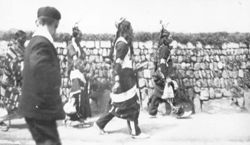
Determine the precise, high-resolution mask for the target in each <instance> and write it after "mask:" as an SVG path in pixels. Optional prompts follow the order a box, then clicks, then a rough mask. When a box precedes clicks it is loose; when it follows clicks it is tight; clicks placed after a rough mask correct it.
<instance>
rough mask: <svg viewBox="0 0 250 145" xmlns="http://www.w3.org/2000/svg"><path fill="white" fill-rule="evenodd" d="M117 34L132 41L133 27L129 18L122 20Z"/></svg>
mask: <svg viewBox="0 0 250 145" xmlns="http://www.w3.org/2000/svg"><path fill="white" fill-rule="evenodd" d="M117 34H118V35H119V36H123V37H124V38H125V39H126V40H127V41H132V39H133V29H132V26H131V23H130V22H129V21H127V20H123V21H121V22H120V23H119V24H118V27H117Z"/></svg>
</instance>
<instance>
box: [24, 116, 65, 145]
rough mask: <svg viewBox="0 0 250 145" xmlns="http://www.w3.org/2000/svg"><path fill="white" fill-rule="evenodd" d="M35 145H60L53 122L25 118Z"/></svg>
mask: <svg viewBox="0 0 250 145" xmlns="http://www.w3.org/2000/svg"><path fill="white" fill-rule="evenodd" d="M25 121H26V123H27V124H28V127H29V130H30V132H31V135H32V137H33V139H34V140H35V142H36V144H37V145H61V141H60V138H59V134H58V131H57V125H56V121H55V120H51V121H47V120H36V119H32V118H25Z"/></svg>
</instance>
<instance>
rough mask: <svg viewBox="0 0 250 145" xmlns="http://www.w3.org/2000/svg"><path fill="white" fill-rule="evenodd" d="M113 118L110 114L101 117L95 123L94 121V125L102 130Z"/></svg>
mask: <svg viewBox="0 0 250 145" xmlns="http://www.w3.org/2000/svg"><path fill="white" fill-rule="evenodd" d="M113 118H114V115H113V114H112V113H110V112H108V113H106V114H104V115H102V116H101V117H100V118H99V119H98V120H97V121H96V125H97V126H98V127H99V128H100V129H104V128H105V126H106V125H107V124H108V123H109V121H110V120H111V119H113Z"/></svg>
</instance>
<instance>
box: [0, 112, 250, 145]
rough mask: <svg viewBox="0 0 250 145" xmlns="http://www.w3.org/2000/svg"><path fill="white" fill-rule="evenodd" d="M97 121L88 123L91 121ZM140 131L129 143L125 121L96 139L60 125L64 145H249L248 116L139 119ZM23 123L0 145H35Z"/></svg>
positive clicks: (0, 135)
mask: <svg viewBox="0 0 250 145" xmlns="http://www.w3.org/2000/svg"><path fill="white" fill-rule="evenodd" d="M94 120H96V118H92V119H90V121H94ZM139 120H140V127H141V129H142V131H143V132H144V133H147V134H149V135H150V138H148V139H132V138H131V137H130V136H129V135H128V130H127V126H126V125H127V124H126V121H124V120H121V119H117V118H115V119H113V120H112V121H111V122H110V123H109V124H108V125H107V126H106V128H105V129H106V130H107V131H108V132H109V134H108V135H99V134H98V133H97V131H96V129H95V128H94V127H89V128H80V129H79V128H72V127H65V126H63V125H59V133H60V137H61V139H62V143H63V145H83V144H85V145H106V144H107V145H132V144H133V145H145V144H150V145H151V144H155V145H156V144H157V145H158V144H168V145H170V144H173V145H180V144H185V145H201V144H203V145H210V144H211V145H214V144H218V145H221V144H227V145H228V144H229V145H231V144H232V145H248V144H250V113H228V114H206V113H199V114H195V115H193V116H192V117H191V118H189V119H176V118H174V117H172V116H157V118H150V117H149V116H148V115H147V114H146V113H144V112H142V113H141V115H140V119H139ZM34 144H35V143H34V142H33V140H32V138H31V135H30V133H29V132H28V130H27V128H26V125H25V123H24V120H23V119H18V120H14V121H12V126H11V128H10V130H9V131H8V132H0V145H34Z"/></svg>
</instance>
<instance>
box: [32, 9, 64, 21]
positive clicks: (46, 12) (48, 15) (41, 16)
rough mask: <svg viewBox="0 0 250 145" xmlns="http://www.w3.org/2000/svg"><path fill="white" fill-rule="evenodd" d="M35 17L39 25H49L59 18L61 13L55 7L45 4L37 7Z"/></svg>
mask: <svg viewBox="0 0 250 145" xmlns="http://www.w3.org/2000/svg"><path fill="white" fill-rule="evenodd" d="M37 18H38V21H39V23H40V24H41V25H51V24H52V23H53V22H55V21H59V20H60V19H61V14H60V12H59V11H58V10H57V9H56V8H54V7H49V6H46V7H41V8H39V9H38V11H37Z"/></svg>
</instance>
